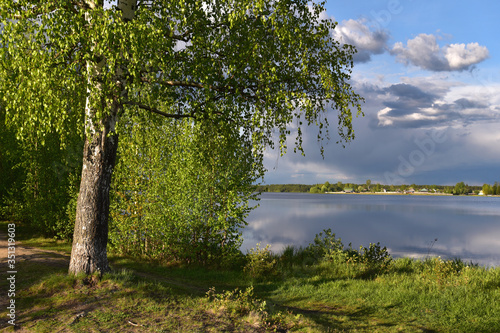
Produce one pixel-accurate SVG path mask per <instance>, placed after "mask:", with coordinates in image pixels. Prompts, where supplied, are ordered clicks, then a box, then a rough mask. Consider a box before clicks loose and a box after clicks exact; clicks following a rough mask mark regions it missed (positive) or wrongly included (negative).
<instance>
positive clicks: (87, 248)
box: [69, 0, 137, 275]
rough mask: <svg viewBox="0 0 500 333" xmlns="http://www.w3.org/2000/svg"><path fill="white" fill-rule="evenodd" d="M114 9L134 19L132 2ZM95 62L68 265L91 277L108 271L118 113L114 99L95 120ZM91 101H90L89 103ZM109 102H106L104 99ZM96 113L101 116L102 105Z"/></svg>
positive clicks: (90, 66)
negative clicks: (107, 112) (109, 226)
mask: <svg viewBox="0 0 500 333" xmlns="http://www.w3.org/2000/svg"><path fill="white" fill-rule="evenodd" d="M86 2H87V3H88V4H89V6H90V7H91V8H94V7H95V4H96V3H97V4H98V5H99V6H102V5H103V2H102V1H99V2H93V1H91V0H86ZM117 8H118V10H120V11H121V13H122V19H123V20H124V21H125V22H128V21H131V20H133V19H134V16H135V11H136V9H137V1H136V0H118V1H117ZM87 21H88V23H89V24H92V21H91V18H90V16H88V17H87ZM95 59H96V60H97V62H92V61H91V60H89V61H88V62H87V70H88V73H89V78H88V84H89V89H88V90H87V92H88V96H87V105H86V106H85V130H86V139H85V146H84V151H83V168H82V179H81V182H80V193H79V194H78V202H77V207H76V220H75V231H74V234H73V247H72V249H71V259H70V263H69V273H70V274H78V273H84V274H87V275H88V274H93V273H96V272H99V273H101V274H102V273H105V272H108V271H110V270H111V269H110V267H109V263H108V256H107V249H106V247H107V243H108V218H109V203H110V201H109V189H110V186H111V178H112V175H113V169H114V167H115V163H116V153H117V150H118V135H117V134H116V133H115V126H116V122H117V116H118V110H119V108H120V105H118V104H117V103H116V98H117V97H118V96H114V97H113V98H112V100H114V101H115V102H112V103H113V104H112V105H110V107H109V109H110V110H109V114H108V115H106V116H104V117H103V118H102V119H100V120H99V119H98V117H96V115H97V114H99V112H97V110H95V108H96V107H97V106H96V105H94V104H96V103H95V101H97V100H100V101H101V102H102V103H104V101H105V100H106V99H105V98H103V97H104V96H93V97H95V98H94V99H92V98H91V97H92V96H91V95H92V94H102V93H103V91H102V86H101V83H100V79H98V78H99V76H100V74H101V72H102V70H103V68H104V67H105V65H106V59H105V58H103V57H100V56H98V57H95ZM123 73H124V69H123V68H116V76H115V77H114V79H113V82H117V83H118V84H119V85H120V86H121V92H120V96H124V95H126V93H127V82H126V79H125V78H124V76H123ZM92 100H94V102H92ZM108 100H109V99H108ZM100 107H101V108H102V109H101V110H100V111H101V112H100V113H104V111H105V109H106V107H105V105H100Z"/></svg>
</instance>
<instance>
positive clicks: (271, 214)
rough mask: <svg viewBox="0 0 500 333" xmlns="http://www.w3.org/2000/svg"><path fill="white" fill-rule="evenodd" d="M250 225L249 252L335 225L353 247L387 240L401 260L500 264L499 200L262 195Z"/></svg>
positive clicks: (307, 238)
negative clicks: (442, 259) (421, 259)
mask: <svg viewBox="0 0 500 333" xmlns="http://www.w3.org/2000/svg"><path fill="white" fill-rule="evenodd" d="M247 221H248V226H247V227H246V228H245V229H244V230H243V238H244V242H243V246H242V249H243V251H246V250H247V249H249V248H252V247H254V246H255V244H256V243H258V242H260V243H261V244H262V246H265V245H266V244H270V245H271V246H272V247H271V249H272V250H273V251H276V252H278V251H280V250H281V249H283V247H284V246H286V245H298V246H306V245H307V244H309V243H310V242H312V240H313V239H314V236H315V235H316V234H317V233H319V232H321V231H322V230H323V229H328V228H331V229H332V231H333V232H334V233H335V234H336V236H337V238H339V237H340V238H341V239H342V242H343V243H344V244H345V245H346V246H347V245H348V244H349V243H352V246H353V247H354V248H358V247H359V245H363V246H368V244H369V243H377V242H380V243H381V245H382V246H387V248H388V249H389V252H390V253H391V254H392V255H393V256H395V257H398V256H409V257H418V258H422V257H426V256H441V257H442V258H455V257H459V258H461V259H463V260H465V261H471V260H472V261H473V262H475V263H479V264H481V265H486V266H493V265H494V266H500V198H498V197H466V196H460V197H458V196H414V195H413V196H410V195H407V196H402V195H348V194H302V193H263V194H262V196H261V201H260V207H258V208H256V209H255V210H254V211H253V212H252V213H251V214H250V216H249V217H248V219H247ZM435 239H437V241H435Z"/></svg>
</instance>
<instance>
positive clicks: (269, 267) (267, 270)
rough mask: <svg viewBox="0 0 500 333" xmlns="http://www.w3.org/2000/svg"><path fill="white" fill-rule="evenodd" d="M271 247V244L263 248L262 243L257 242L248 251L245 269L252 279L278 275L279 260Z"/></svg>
mask: <svg viewBox="0 0 500 333" xmlns="http://www.w3.org/2000/svg"><path fill="white" fill-rule="evenodd" d="M269 248H270V245H266V247H265V248H261V247H260V244H257V245H256V246H255V248H252V249H250V250H249V251H248V254H247V260H248V262H247V264H246V265H245V267H244V269H243V271H244V272H245V273H246V274H248V276H250V277H251V278H252V279H256V280H260V279H264V278H270V277H273V276H276V275H277V270H276V264H277V261H276V258H275V257H274V255H273V254H272V253H271V251H270V250H269Z"/></svg>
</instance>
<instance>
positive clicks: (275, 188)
mask: <svg viewBox="0 0 500 333" xmlns="http://www.w3.org/2000/svg"><path fill="white" fill-rule="evenodd" d="M310 187H311V185H304V184H271V185H259V186H257V191H259V192H309V188H310Z"/></svg>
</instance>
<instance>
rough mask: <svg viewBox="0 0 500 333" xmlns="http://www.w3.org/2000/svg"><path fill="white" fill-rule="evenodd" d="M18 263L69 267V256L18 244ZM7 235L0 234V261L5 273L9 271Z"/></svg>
mask: <svg viewBox="0 0 500 333" xmlns="http://www.w3.org/2000/svg"><path fill="white" fill-rule="evenodd" d="M15 246H16V252H15V254H16V263H18V262H22V261H26V260H30V261H36V262H40V263H45V264H47V265H52V266H60V267H69V255H66V254H63V253H61V252H57V251H51V250H42V249H38V248H35V247H30V246H24V245H23V244H22V243H19V242H16V245H15ZM7 247H8V242H7V234H5V233H3V232H0V260H1V265H2V266H1V267H2V268H4V269H2V271H3V272H5V271H6V270H7V266H6V264H7Z"/></svg>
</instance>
